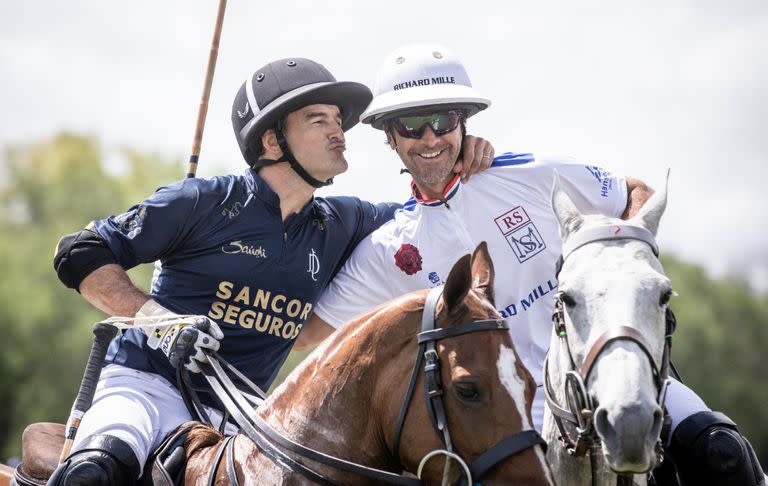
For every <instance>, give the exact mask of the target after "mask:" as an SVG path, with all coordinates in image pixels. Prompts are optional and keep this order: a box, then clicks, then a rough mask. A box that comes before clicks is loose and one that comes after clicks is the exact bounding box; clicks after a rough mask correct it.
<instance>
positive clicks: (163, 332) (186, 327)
mask: <svg viewBox="0 0 768 486" xmlns="http://www.w3.org/2000/svg"><path fill="white" fill-rule="evenodd" d="M136 317H157V326H156V327H154V328H152V327H145V328H144V332H145V334H147V344H148V345H149V347H150V348H152V349H158V348H159V349H160V351H162V352H163V354H165V356H166V357H167V358H168V361H170V362H171V364H172V365H173V366H174V367H175V368H178V367H179V366H181V365H184V367H185V368H187V369H188V370H189V371H191V372H193V373H199V372H200V367H199V366H198V363H206V362H208V358H207V356H206V355H205V353H204V352H203V349H210V350H212V351H217V350H218V349H219V339H223V338H224V333H223V332H221V329H220V328H219V325H218V324H216V323H215V322H214V321H212V320H211V319H209V318H207V317H205V316H181V315H178V314H176V313H174V312H171V311H169V310H168V309H166V308H165V307H163V306H161V305H160V304H158V303H157V302H156V301H154V300H153V299H150V300H148V301H146V302H145V303H144V305H143V306H141V309H139V311H138V312H136ZM163 322H171V324H166V325H163Z"/></svg>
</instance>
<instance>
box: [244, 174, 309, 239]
mask: <svg viewBox="0 0 768 486" xmlns="http://www.w3.org/2000/svg"><path fill="white" fill-rule="evenodd" d="M245 179H246V181H247V184H248V190H249V191H250V192H251V193H252V194H254V195H255V196H256V197H258V198H259V199H261V200H262V201H263V202H264V203H265V204H267V205H268V206H270V207H271V208H272V209H273V210H275V211H277V214H280V196H278V195H277V193H276V192H275V191H273V190H272V188H271V187H269V184H267V182H266V181H265V180H264V179H262V178H261V177H259V175H258V174H257V173H256V171H255V170H253V169H248V170H247V171H246V173H245ZM321 213H322V211H321V209H320V207H319V206H318V204H317V201H316V199H315V198H314V197H313V198H312V199H311V200H310V201H309V202H308V203H307V204H306V205H305V206H304V207H303V208H302V209H301V211H299V212H298V213H295V214H292V215H290V216H288V218H287V219H286V220H285V226H286V228H288V227H291V226H294V225H296V224H300V222H301V221H304V220H306V219H307V218H309V217H319V216H320V214H321Z"/></svg>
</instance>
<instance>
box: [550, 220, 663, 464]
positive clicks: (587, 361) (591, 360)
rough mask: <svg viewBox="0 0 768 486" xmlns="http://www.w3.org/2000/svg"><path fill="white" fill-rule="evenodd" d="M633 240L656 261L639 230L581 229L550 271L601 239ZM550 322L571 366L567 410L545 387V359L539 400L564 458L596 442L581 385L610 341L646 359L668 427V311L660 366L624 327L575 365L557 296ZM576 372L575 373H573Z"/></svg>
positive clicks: (636, 334) (646, 235)
mask: <svg viewBox="0 0 768 486" xmlns="http://www.w3.org/2000/svg"><path fill="white" fill-rule="evenodd" d="M627 239H630V240H638V241H642V242H644V243H646V244H647V245H648V246H650V247H651V250H652V251H653V254H654V255H655V256H656V257H658V256H659V247H658V245H657V244H656V240H655V238H654V236H653V234H652V233H651V232H650V231H648V230H647V229H645V228H640V227H636V226H631V225H609V226H598V227H594V228H587V229H584V230H582V231H579V232H577V233H575V234H573V235H571V236H570V238H569V239H568V241H566V242H565V243H564V244H563V254H562V256H561V257H560V258H559V260H558V262H557V264H556V271H557V274H558V275H559V273H560V270H561V269H562V266H563V263H564V262H565V259H567V258H568V256H570V255H571V253H573V252H574V251H575V250H576V249H578V248H581V247H582V246H584V245H587V244H589V243H594V242H596V241H605V240H627ZM552 322H553V324H554V326H555V332H556V333H557V335H558V336H559V337H560V338H561V339H562V340H563V341H564V342H565V348H566V350H567V351H568V356H569V359H570V361H571V370H570V371H567V372H566V376H565V397H566V401H567V406H568V408H569V410H566V409H564V408H563V407H562V406H560V405H559V404H558V403H557V402H556V401H555V398H554V393H553V390H552V386H551V384H550V382H549V373H548V364H549V355H547V357H546V358H545V360H544V385H545V386H544V397H545V399H546V401H547V405H548V406H549V408H550V411H551V412H552V415H553V417H554V420H555V423H556V424H557V427H558V429H559V431H560V437H559V440H560V442H561V443H562V444H563V446H564V447H565V448H566V450H567V451H568V453H569V454H571V455H574V456H577V457H579V456H583V455H585V454H586V452H587V449H588V447H587V446H588V445H590V444H594V443H597V442H599V440H600V439H599V438H598V437H597V432H596V431H595V429H594V427H593V422H592V419H593V416H594V412H595V410H594V405H593V403H592V398H591V397H590V396H589V393H588V392H587V389H586V385H585V384H586V383H587V381H588V380H589V375H590V373H591V372H592V368H593V367H594V365H595V362H596V361H597V358H598V357H599V356H600V354H601V353H602V352H603V350H604V349H605V347H606V346H607V345H608V344H609V343H612V342H614V341H631V342H634V343H635V344H637V345H638V346H639V347H640V349H641V350H642V351H643V353H645V355H646V356H647V357H648V361H649V362H650V364H651V369H652V371H653V380H654V383H655V385H656V389H657V392H658V393H657V397H656V401H657V403H658V405H659V406H660V407H661V408H662V409H664V410H665V426H667V424H668V423H669V417H668V414H667V413H666V409H665V408H664V402H665V400H666V396H667V388H668V387H669V368H670V366H671V360H670V354H671V348H672V333H673V332H674V331H675V327H676V324H677V321H676V319H675V315H674V313H673V312H672V310H671V309H670V308H669V307H667V308H666V312H665V337H664V351H663V353H662V358H661V366H657V364H656V360H655V359H654V357H653V354H652V353H651V351H650V346H649V345H648V343H647V341H646V339H645V338H644V337H643V335H642V334H640V333H639V332H638V331H637V330H635V329H634V328H632V327H629V326H619V327H616V328H612V329H609V330H608V331H606V332H605V333H603V334H602V335H601V336H600V337H599V338H597V340H596V341H595V343H594V344H593V345H592V346H591V347H590V349H589V352H588V353H587V355H586V357H585V358H584V362H583V363H582V365H581V367H578V366H576V363H575V361H574V359H573V355H572V353H571V348H570V346H569V345H568V333H567V332H566V328H565V311H564V306H563V299H562V296H561V295H560V294H557V295H556V296H555V309H554V312H553V314H552ZM577 370H578V371H577ZM563 421H567V422H570V423H572V424H574V425H575V426H576V433H577V438H576V440H575V441H574V440H573V439H572V438H571V436H570V435H569V434H568V432H567V430H566V429H565V426H564V425H563ZM656 455H657V458H658V459H659V462H660V458H661V457H662V456H661V440H659V442H658V443H657V444H656Z"/></svg>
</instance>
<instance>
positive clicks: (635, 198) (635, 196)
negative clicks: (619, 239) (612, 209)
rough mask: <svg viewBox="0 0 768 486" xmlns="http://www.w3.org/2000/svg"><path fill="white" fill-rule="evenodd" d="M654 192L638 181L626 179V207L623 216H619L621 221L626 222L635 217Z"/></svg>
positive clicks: (632, 178) (630, 178)
mask: <svg viewBox="0 0 768 486" xmlns="http://www.w3.org/2000/svg"><path fill="white" fill-rule="evenodd" d="M654 192H655V191H654V190H653V189H652V188H651V187H650V186H649V185H648V184H646V183H645V182H643V181H641V180H640V179H635V178H634V177H627V207H626V209H625V210H624V214H622V215H621V219H624V220H626V219H629V218H631V217H632V216H634V215H636V214H637V212H638V211H639V210H640V208H641V207H643V204H645V201H647V200H648V198H650V197H651V195H653V193H654Z"/></svg>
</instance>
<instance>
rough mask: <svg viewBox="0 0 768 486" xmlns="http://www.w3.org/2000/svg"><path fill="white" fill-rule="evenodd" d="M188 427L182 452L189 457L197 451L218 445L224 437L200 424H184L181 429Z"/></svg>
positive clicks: (208, 426)
mask: <svg viewBox="0 0 768 486" xmlns="http://www.w3.org/2000/svg"><path fill="white" fill-rule="evenodd" d="M187 426H190V429H189V432H188V433H187V438H186V440H185V441H184V450H185V451H186V455H187V457H190V456H191V455H192V454H194V453H195V452H196V451H198V450H199V449H203V448H206V447H210V446H212V445H214V444H218V443H219V442H221V441H222V440H223V439H224V435H223V434H222V433H221V432H219V431H218V430H216V429H214V428H213V427H211V426H210V425H206V424H203V423H200V422H185V423H184V424H182V425H181V427H187Z"/></svg>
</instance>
